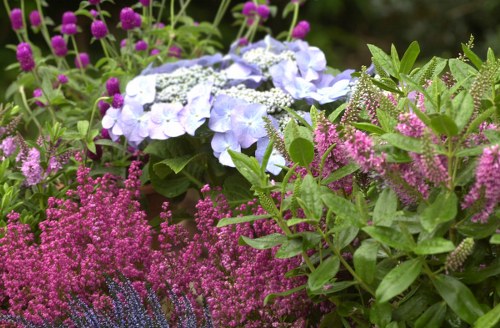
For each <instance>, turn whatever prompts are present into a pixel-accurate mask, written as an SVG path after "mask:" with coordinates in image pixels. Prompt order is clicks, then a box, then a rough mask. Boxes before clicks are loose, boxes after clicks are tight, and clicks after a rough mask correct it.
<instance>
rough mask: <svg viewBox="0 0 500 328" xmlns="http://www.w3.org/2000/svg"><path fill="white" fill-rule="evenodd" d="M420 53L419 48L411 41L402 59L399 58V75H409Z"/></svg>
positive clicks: (415, 42)
mask: <svg viewBox="0 0 500 328" xmlns="http://www.w3.org/2000/svg"><path fill="white" fill-rule="evenodd" d="M419 53H420V46H419V45H418V42H417V41H413V42H412V43H410V45H409V46H408V49H406V51H405V53H404V55H403V58H401V65H400V66H399V73H402V74H408V73H410V71H411V69H412V67H413V65H414V64H415V61H416V60H417V57H418V55H419Z"/></svg>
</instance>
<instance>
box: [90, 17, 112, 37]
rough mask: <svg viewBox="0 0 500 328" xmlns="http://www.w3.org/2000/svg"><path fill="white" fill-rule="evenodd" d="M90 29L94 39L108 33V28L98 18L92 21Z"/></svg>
mask: <svg viewBox="0 0 500 328" xmlns="http://www.w3.org/2000/svg"><path fill="white" fill-rule="evenodd" d="M90 31H91V32H92V35H93V36H94V37H95V38H96V39H102V38H104V37H105V36H106V35H108V28H107V27H106V24H105V23H104V22H103V21H100V20H95V21H93V22H92V25H90Z"/></svg>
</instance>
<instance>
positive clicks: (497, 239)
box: [490, 234, 500, 245]
mask: <svg viewBox="0 0 500 328" xmlns="http://www.w3.org/2000/svg"><path fill="white" fill-rule="evenodd" d="M490 244H494V245H498V244H500V234H494V235H493V236H491V238H490Z"/></svg>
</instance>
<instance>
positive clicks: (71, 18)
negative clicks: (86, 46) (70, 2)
mask: <svg viewBox="0 0 500 328" xmlns="http://www.w3.org/2000/svg"><path fill="white" fill-rule="evenodd" d="M66 24H76V15H75V13H74V12H72V11H66V12H65V13H64V14H63V16H62V25H66Z"/></svg>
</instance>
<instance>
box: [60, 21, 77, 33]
mask: <svg viewBox="0 0 500 328" xmlns="http://www.w3.org/2000/svg"><path fill="white" fill-rule="evenodd" d="M77 32H78V28H77V26H76V24H72V23H71V24H64V25H63V26H62V27H61V33H62V34H66V35H75V34H76V33H77Z"/></svg>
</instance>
